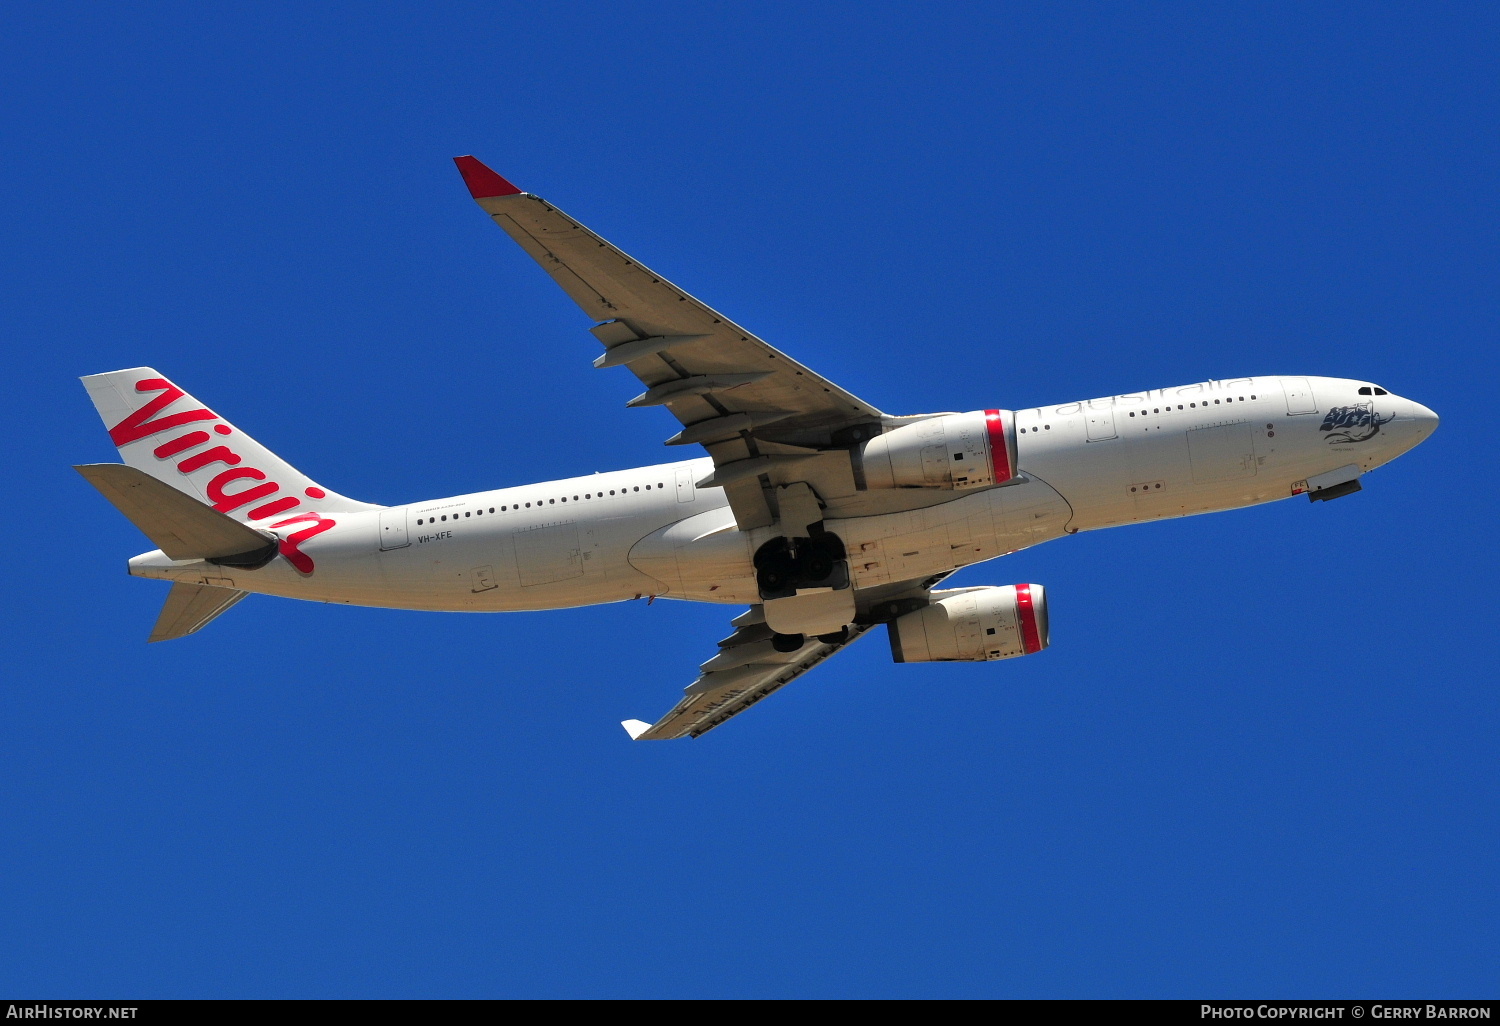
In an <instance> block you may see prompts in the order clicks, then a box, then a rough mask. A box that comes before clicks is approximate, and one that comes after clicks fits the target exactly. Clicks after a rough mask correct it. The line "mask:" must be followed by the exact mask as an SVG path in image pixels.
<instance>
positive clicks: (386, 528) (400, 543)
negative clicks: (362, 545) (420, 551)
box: [380, 506, 411, 552]
mask: <svg viewBox="0 0 1500 1026" xmlns="http://www.w3.org/2000/svg"><path fill="white" fill-rule="evenodd" d="M410 544H411V539H410V538H408V537H407V535H406V507H405V506H398V507H397V508H395V509H383V510H381V511H380V549H381V551H382V552H383V551H385V550H386V549H404V548H406V546H408V545H410Z"/></svg>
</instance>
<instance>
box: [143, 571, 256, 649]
mask: <svg viewBox="0 0 1500 1026" xmlns="http://www.w3.org/2000/svg"><path fill="white" fill-rule="evenodd" d="M248 594H249V592H246V591H238V590H236V589H234V588H210V587H207V586H205V585H202V584H182V583H178V584H174V585H172V590H171V591H169V592H168V593H167V603H166V605H164V606H162V607H161V615H160V616H158V617H157V618H156V626H155V627H153V628H152V629H151V637H149V638H147V639H146V640H147V641H171V640H172V639H173V638H182V637H186V636H187V635H189V634H192V633H193V632H194V631H197V630H200V629H202V628H203V627H204V626H205V625H206V624H207V623H208V622H209V621H210V620H212V619H213V618H214V617H216V616H218V615H219V614H220V613H222V612H224V610H226V609H228V608H229V607H230V606H232V605H234V604H235V603H236V602H238V601H239V600H240V599H242V598H244V597H245V596H246V595H248Z"/></svg>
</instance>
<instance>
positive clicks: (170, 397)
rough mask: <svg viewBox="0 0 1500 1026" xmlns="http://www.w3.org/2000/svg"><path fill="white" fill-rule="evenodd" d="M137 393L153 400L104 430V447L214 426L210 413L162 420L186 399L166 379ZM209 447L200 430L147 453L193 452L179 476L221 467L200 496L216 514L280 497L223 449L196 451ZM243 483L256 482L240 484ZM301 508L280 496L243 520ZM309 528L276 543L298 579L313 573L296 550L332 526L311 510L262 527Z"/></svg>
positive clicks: (312, 493) (162, 456) (140, 386)
mask: <svg viewBox="0 0 1500 1026" xmlns="http://www.w3.org/2000/svg"><path fill="white" fill-rule="evenodd" d="M135 390H136V391H137V392H158V393H160V394H159V395H157V396H156V398H154V399H152V400H151V401H150V402H148V403H146V405H144V406H142V407H141V408H140V409H138V410H136V411H135V412H134V413H132V414H130V416H128V417H126V418H125V419H124V420H122V421H120V423H118V424H116V425H115V426H114V427H112V428H110V429H109V438H110V441H112V442H114V443H115V445H116V446H119V447H122V448H123V447H124V446H126V445H129V444H130V443H131V442H138V441H140V440H141V439H142V438H149V437H150V436H152V435H158V434H161V433H162V432H163V431H170V430H172V429H173V428H182V427H187V426H188V425H193V424H199V423H200V422H202V426H203V427H207V426H208V424H207V423H206V422H207V421H217V420H219V415H218V414H216V413H214V412H213V411H212V410H207V409H201V408H200V409H196V410H179V411H178V412H176V413H167V414H163V413H162V411H163V410H165V409H166V408H167V407H168V406H171V405H172V404H173V403H175V402H176V401H177V400H179V399H181V398H182V397H183V396H184V395H185V394H186V393H185V392H183V390H182V389H180V388H178V387H177V386H176V385H174V384H172V383H171V382H170V381H168V380H167V379H166V378H144V379H142V380H140V381H137V382H136V383H135ZM213 431H214V434H215V435H218V436H219V437H220V438H223V437H224V436H226V435H232V434H233V433H234V428H232V427H230V426H229V425H228V424H225V423H223V422H222V421H220V422H219V423H217V424H214V425H213ZM211 441H214V435H211V434H209V433H208V432H207V431H204V430H198V429H195V430H191V431H187V432H186V433H184V434H180V435H177V436H176V437H174V438H171V439H169V440H167V441H165V442H163V443H162V444H161V445H158V446H157V447H156V448H155V449H153V450H152V455H154V456H155V457H156V458H157V459H159V460H170V459H175V458H176V457H178V456H182V455H183V454H185V453H189V452H190V451H191V450H194V449H197V450H198V451H197V452H193V453H192V454H191V455H188V456H187V457H186V458H185V459H183V460H182V461H181V462H179V463H178V464H177V470H178V472H179V473H181V474H183V475H187V474H191V473H193V472H194V471H198V470H202V469H203V468H205V467H210V466H213V465H214V464H216V463H221V464H223V465H224V466H225V467H227V468H228V469H226V470H223V471H221V472H219V473H218V474H217V475H215V476H214V477H213V479H212V480H210V481H209V482H208V483H207V484H205V485H204V486H203V490H204V491H205V492H206V493H207V494H208V498H209V501H210V502H212V503H213V508H214V509H216V510H218V511H219V512H220V513H232V512H234V511H235V510H237V509H240V508H242V507H244V506H249V505H250V504H251V503H252V502H260V500H262V499H265V498H268V497H270V496H272V495H274V494H275V493H277V492H279V491H281V485H279V484H278V483H276V482H275V481H272V480H269V479H268V478H267V475H266V473H265V471H263V470H258V469H257V468H255V467H247V466H240V464H241V463H242V462H243V461H242V459H241V457H240V454H239V453H237V452H235V451H234V450H233V449H231V448H230V447H229V446H228V445H225V444H222V443H221V444H219V445H215V446H213V447H211V448H208V449H202V448H200V447H201V446H202V445H204V443H206V442H211ZM246 482H258V483H250V484H246ZM230 485H235V487H236V490H235V491H229V486H230ZM303 494H304V495H306V496H307V497H308V498H309V499H321V498H323V497H324V496H325V495H327V494H328V493H327V492H325V491H323V489H321V488H318V487H317V486H315V485H314V486H311V487H308V488H307V489H305V490H304V492H303ZM300 505H302V499H301V498H299V497H297V496H295V495H283V496H282V497H281V498H279V499H271V501H270V502H266V503H263V504H261V505H258V506H255V507H254V508H252V509H251V510H249V511H248V512H247V513H245V514H244V515H245V518H246V519H247V520H252V521H255V520H269V519H270V518H271V517H274V516H277V515H279V514H282V513H287V512H289V511H291V510H293V509H296V508H297V507H298V506H300ZM303 523H305V524H310V526H308V527H304V528H302V529H301V530H300V531H294V532H292V533H291V534H290V535H288V536H287V537H285V538H281V539H280V543H281V554H282V555H283V556H285V557H286V559H287V562H289V563H291V564H292V566H294V567H296V568H297V570H298V571H299V572H300V573H304V574H310V573H312V572H313V561H312V560H311V559H310V558H309V557H308V556H307V554H306V553H305V552H303V551H302V550H301V549H300V548H299V546H301V544H302V543H303V542H305V541H307V540H308V539H309V538H312V537H314V536H315V535H319V534H322V533H323V532H324V531H326V530H328V529H329V528H330V527H333V526H334V524H335V523H336V521H333V520H329V519H328V518H327V517H325V516H322V515H321V514H319V513H314V512H312V511H311V510H304V511H303V512H301V513H299V514H298V515H297V516H294V517H290V518H288V519H286V520H278V521H277V522H276V523H274V524H269V525H267V526H269V527H271V528H272V529H275V528H278V527H288V526H290V525H292V524H303Z"/></svg>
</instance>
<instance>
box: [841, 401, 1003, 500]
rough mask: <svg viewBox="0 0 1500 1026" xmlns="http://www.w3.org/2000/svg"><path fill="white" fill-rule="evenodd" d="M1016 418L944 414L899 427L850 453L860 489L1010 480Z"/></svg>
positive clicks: (979, 413)
mask: <svg viewBox="0 0 1500 1026" xmlns="http://www.w3.org/2000/svg"><path fill="white" fill-rule="evenodd" d="M1015 423H1016V418H1015V414H1013V413H1012V412H1011V411H1009V410H983V411H976V412H974V413H948V414H943V415H942V416H937V417H929V418H927V419H926V420H919V421H917V422H916V423H914V424H905V425H903V426H901V427H898V428H896V429H895V430H893V431H887V432H886V433H885V434H883V435H877V436H876V437H874V438H872V439H870V440H869V441H868V442H865V443H864V445H862V446H860V448H859V449H858V450H856V453H855V460H854V466H855V469H856V475H857V476H856V478H855V480H856V482H857V483H859V485H860V487H862V488H949V489H962V488H979V487H983V486H985V485H995V484H1004V483H1005V482H1007V481H1009V480H1010V479H1011V478H1013V477H1015V475H1016V433H1015Z"/></svg>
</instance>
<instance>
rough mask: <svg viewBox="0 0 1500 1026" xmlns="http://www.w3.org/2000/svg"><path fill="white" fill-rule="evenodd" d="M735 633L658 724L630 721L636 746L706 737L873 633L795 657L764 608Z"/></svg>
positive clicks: (810, 646)
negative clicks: (775, 640)
mask: <svg viewBox="0 0 1500 1026" xmlns="http://www.w3.org/2000/svg"><path fill="white" fill-rule="evenodd" d="M733 622H734V626H735V631H734V633H733V634H731V635H730V636H729V637H727V638H725V639H724V640H723V641H721V642H719V652H718V654H717V655H716V656H714V657H713V658H712V659H710V660H708V662H706V663H704V664H703V665H702V666H701V667H700V668H699V669H700V671H701V672H700V674H699V677H698V679H697V680H696V681H694V682H693V683H692V684H690V685H689V686H688V688H687V690H686V691H685V692H684V693H683V696H682V701H680V702H678V703H677V704H676V705H675V706H673V707H672V709H671V710H670V711H669V712H668V713H667V714H666V715H665V716H663V717H662V718H661V719H659V720H657V721H656V722H655V723H653V724H648V723H646V722H645V721H643V720H625V721H624V722H623V723H622V724H621V726H623V727H624V728H625V730H626V731H627V732H629V734H630V736H631V738H632V739H634V740H636V741H658V740H670V739H672V738H679V737H700V736H702V735H703V734H706V733H708V732H709V731H710V730H713V729H714V728H715V727H717V726H718V725H719V724H721V723H723V722H725V721H726V720H728V719H730V718H731V717H733V716H737V715H739V714H740V713H742V712H744V711H745V710H746V709H748V708H750V707H751V706H752V705H754V704H755V703H756V702H759V701H760V700H761V699H762V698H765V697H767V696H768V695H770V694H772V693H774V692H776V691H779V690H780V689H781V688H782V687H783V686H785V685H787V684H790V683H791V682H792V681H793V680H795V679H796V678H798V677H800V676H801V675H802V674H804V673H806V672H807V671H808V670H810V669H812V668H813V667H814V666H816V665H818V664H819V663H821V662H822V661H823V660H824V659H827V658H828V657H829V656H831V655H833V654H834V653H836V652H838V651H839V650H840V649H842V648H844V646H846V645H848V644H849V643H850V642H852V641H854V640H856V639H858V638H859V637H861V636H862V635H863V634H865V632H867V631H868V630H869V629H870V628H869V627H868V626H852V627H850V628H849V629H848V631H847V633H846V635H845V636H844V637H843V638H841V639H840V640H838V641H820V640H818V639H817V638H807V639H806V640H805V642H804V643H803V644H802V645H801V647H800V648H798V649H796V650H795V651H792V652H780V651H777V650H776V649H775V648H774V647H773V645H772V631H771V629H770V628H769V627H767V626H766V622H765V618H764V616H763V614H762V613H761V611H760V607H759V606H752V607H750V609H748V610H747V611H746V612H744V613H743V614H741V615H740V616H737V617H735V619H734V621H733Z"/></svg>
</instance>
